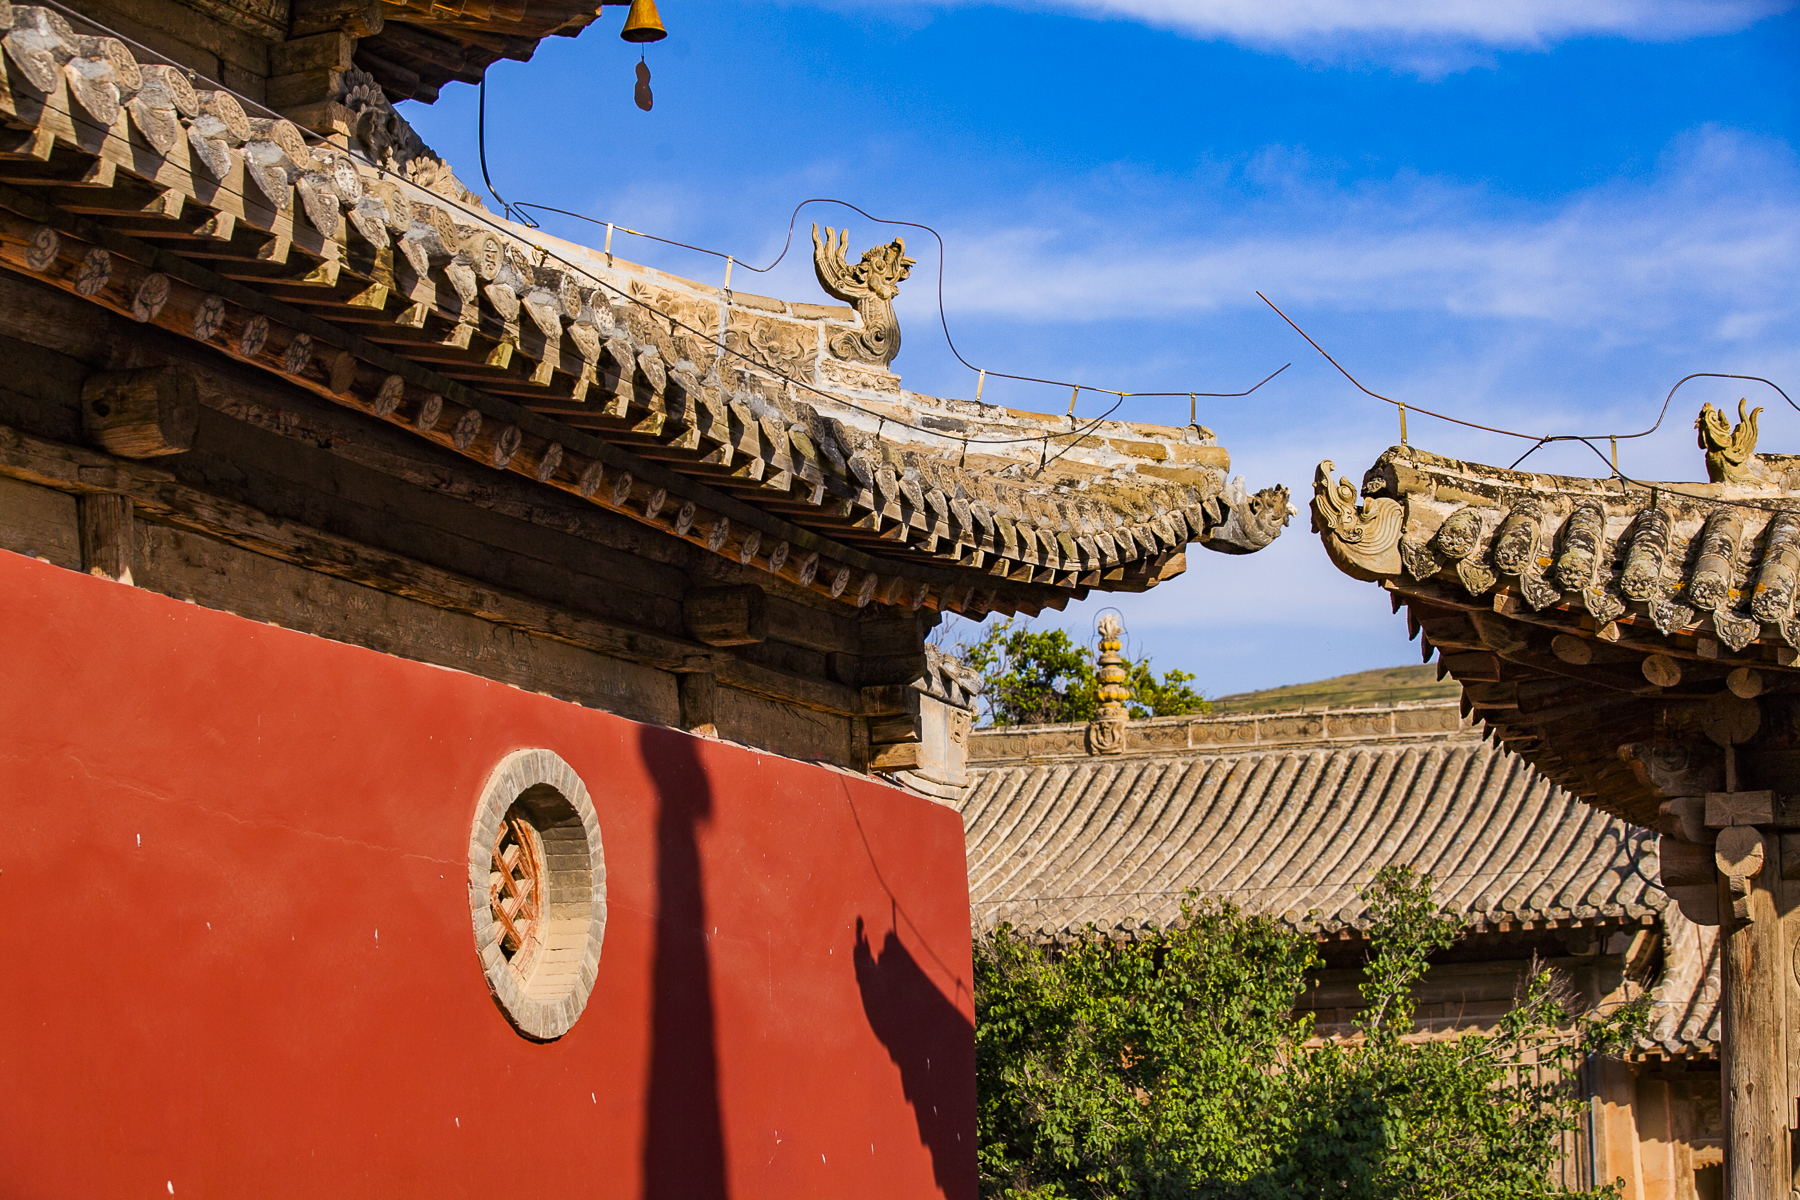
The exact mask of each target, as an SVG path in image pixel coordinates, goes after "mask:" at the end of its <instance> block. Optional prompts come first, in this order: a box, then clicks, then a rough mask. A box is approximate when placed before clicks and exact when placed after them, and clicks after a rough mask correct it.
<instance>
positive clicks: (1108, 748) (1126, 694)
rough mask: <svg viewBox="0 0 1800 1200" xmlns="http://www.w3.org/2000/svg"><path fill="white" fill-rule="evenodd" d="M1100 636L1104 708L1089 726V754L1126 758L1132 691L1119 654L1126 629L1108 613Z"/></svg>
mask: <svg viewBox="0 0 1800 1200" xmlns="http://www.w3.org/2000/svg"><path fill="white" fill-rule="evenodd" d="M1099 634H1100V670H1099V673H1098V674H1099V681H1100V686H1099V688H1098V689H1097V698H1098V699H1099V701H1100V707H1099V709H1098V710H1097V711H1096V712H1095V713H1094V719H1093V720H1092V721H1089V722H1088V736H1087V742H1088V753H1089V754H1123V753H1125V722H1126V721H1127V720H1128V719H1129V718H1128V717H1127V715H1126V712H1125V702H1126V701H1127V700H1129V699H1131V689H1130V688H1128V687H1126V686H1125V680H1126V671H1125V659H1124V656H1123V655H1121V654H1120V653H1119V650H1120V647H1121V646H1122V645H1123V643H1124V638H1125V629H1124V626H1122V625H1121V624H1120V623H1119V618H1118V616H1117V615H1116V614H1114V613H1107V614H1105V615H1104V616H1102V617H1101V618H1100V624H1099Z"/></svg>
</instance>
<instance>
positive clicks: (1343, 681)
mask: <svg viewBox="0 0 1800 1200" xmlns="http://www.w3.org/2000/svg"><path fill="white" fill-rule="evenodd" d="M1461 694H1462V688H1461V687H1460V686H1459V685H1458V684H1457V682H1456V681H1455V680H1454V679H1445V680H1441V681H1440V680H1439V679H1438V677H1437V667H1436V666H1435V665H1422V666H1416V667H1382V668H1379V669H1377V670H1374V671H1358V672H1357V673H1356V674H1354V675H1339V676H1338V677H1337V678H1336V679H1321V680H1319V681H1318V682H1317V683H1294V684H1289V685H1288V686H1287V687H1278V688H1265V689H1264V690H1262V691H1260V692H1240V693H1238V694H1237V695H1235V696H1220V697H1218V698H1217V699H1215V700H1214V701H1213V702H1212V706H1213V711H1214V712H1216V713H1237V712H1274V711H1277V710H1280V709H1286V708H1323V707H1325V706H1326V705H1334V706H1337V705H1349V704H1393V703H1396V702H1398V701H1403V700H1454V699H1456V698H1457V697H1458V696H1460V695H1461Z"/></svg>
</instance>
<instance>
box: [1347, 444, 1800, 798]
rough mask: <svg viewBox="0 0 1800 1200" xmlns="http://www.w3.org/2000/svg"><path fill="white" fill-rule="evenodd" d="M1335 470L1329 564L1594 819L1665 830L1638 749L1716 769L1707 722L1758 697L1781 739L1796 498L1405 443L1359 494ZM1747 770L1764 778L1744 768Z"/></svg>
mask: <svg viewBox="0 0 1800 1200" xmlns="http://www.w3.org/2000/svg"><path fill="white" fill-rule="evenodd" d="M1763 461H1764V462H1765V463H1766V464H1767V465H1768V466H1769V467H1770V468H1771V470H1773V471H1776V472H1782V471H1786V470H1787V469H1788V460H1786V459H1785V458H1779V457H1776V456H1764V458H1763ZM1331 469H1332V468H1331V467H1330V466H1329V465H1322V466H1321V468H1320V473H1319V477H1318V479H1317V481H1316V483H1315V497H1314V501H1313V512H1314V528H1315V529H1317V530H1318V531H1319V532H1320V533H1321V535H1322V537H1323V540H1324V543H1325V547H1326V550H1327V553H1328V554H1330V556H1331V558H1332V560H1333V562H1334V563H1336V564H1337V565H1338V566H1339V568H1340V569H1342V570H1345V571H1346V572H1347V573H1349V574H1351V575H1353V576H1355V577H1357V578H1361V579H1366V580H1370V581H1373V582H1377V583H1379V584H1380V586H1381V587H1382V588H1384V589H1385V590H1387V591H1388V592H1389V593H1390V597H1391V599H1392V602H1393V605H1394V608H1395V610H1396V611H1398V610H1399V609H1400V608H1401V607H1405V608H1406V610H1407V621H1408V628H1409V630H1410V632H1411V633H1412V635H1413V636H1414V637H1418V638H1421V639H1422V643H1423V647H1424V652H1425V656H1426V658H1427V660H1428V661H1429V659H1430V657H1431V655H1432V654H1433V653H1434V652H1435V653H1436V654H1437V655H1438V658H1439V670H1440V672H1441V673H1443V674H1445V675H1451V676H1454V677H1455V678H1456V679H1457V680H1458V681H1459V682H1461V683H1462V684H1463V692H1464V705H1465V706H1466V707H1467V708H1468V709H1470V710H1471V711H1472V712H1474V713H1475V714H1476V715H1477V716H1479V717H1480V718H1481V719H1482V720H1483V721H1484V722H1485V723H1486V724H1487V725H1488V727H1489V728H1490V730H1492V731H1493V733H1494V735H1495V736H1497V737H1499V738H1500V739H1501V740H1502V741H1505V742H1507V743H1508V744H1509V745H1511V746H1513V747H1514V748H1515V749H1517V750H1518V751H1519V752H1520V753H1521V754H1523V755H1524V756H1525V757H1526V758H1527V759H1529V760H1530V761H1532V762H1533V763H1534V764H1536V765H1538V766H1539V767H1540V768H1541V769H1543V770H1544V771H1545V772H1546V774H1548V775H1550V777H1551V778H1553V779H1556V780H1557V781H1558V782H1559V783H1561V784H1563V786H1565V787H1568V788H1569V789H1570V790H1571V791H1573V792H1575V793H1576V794H1578V795H1581V796H1584V797H1587V798H1589V799H1590V800H1591V802H1593V803H1595V804H1597V805H1599V806H1600V807H1602V808H1605V809H1607V810H1608V811H1611V812H1613V813H1616V814H1617V815H1619V816H1622V817H1625V818H1626V819H1628V820H1632V821H1635V822H1637V823H1639V824H1642V825H1648V826H1651V827H1652V828H1655V827H1658V826H1659V825H1660V824H1662V823H1663V822H1664V820H1665V816H1666V814H1662V813H1660V812H1659V810H1660V809H1661V808H1662V807H1663V806H1664V805H1665V803H1666V802H1667V801H1668V800H1669V799H1670V797H1669V795H1668V794H1667V793H1666V792H1665V791H1664V790H1663V788H1662V787H1659V786H1657V785H1656V784H1654V783H1653V782H1652V781H1650V779H1649V778H1648V776H1647V774H1646V770H1645V768H1644V767H1643V765H1642V762H1641V752H1640V751H1638V750H1634V749H1632V747H1634V746H1637V745H1639V744H1640V743H1642V744H1650V743H1654V744H1655V745H1657V746H1661V747H1673V746H1676V745H1680V746H1681V747H1683V748H1684V750H1685V751H1686V752H1687V753H1688V754H1690V755H1691V756H1692V758H1693V760H1694V761H1695V762H1696V763H1698V762H1701V761H1706V762H1711V763H1714V764H1715V769H1717V770H1721V771H1722V765H1721V764H1722V763H1723V760H1724V756H1725V751H1724V748H1723V744H1722V743H1720V742H1719V741H1718V739H1717V737H1714V736H1709V723H1710V722H1716V719H1717V718H1716V713H1717V712H1718V711H1723V710H1724V709H1729V708H1730V707H1731V706H1733V705H1742V704H1743V703H1744V702H1746V701H1748V700H1750V699H1752V698H1757V697H1760V698H1762V699H1761V705H1762V709H1763V711H1764V713H1765V716H1764V724H1765V725H1771V726H1774V725H1779V724H1781V723H1780V722H1776V721H1772V720H1771V716H1770V714H1772V713H1773V711H1774V710H1777V709H1780V710H1782V711H1784V712H1785V711H1786V710H1787V709H1788V708H1789V707H1794V706H1797V705H1800V665H1797V664H1800V621H1796V614H1795V613H1794V594H1795V578H1796V574H1797V572H1800V552H1797V550H1796V548H1795V544H1794V541H1795V534H1796V532H1797V531H1800V494H1796V493H1794V492H1792V491H1789V490H1787V489H1786V488H1785V487H1784V486H1779V485H1771V484H1761V483H1759V484H1748V483H1743V482H1732V483H1711V484H1666V485H1634V484H1626V483H1624V482H1623V481H1620V480H1597V479H1569V478H1563V477H1558V476H1549V475H1540V474H1533V473H1529V472H1518V471H1505V470H1500V469H1496V468H1490V467H1483V466H1478V465H1474V464H1468V463H1463V462H1459V461H1457V460H1453V459H1446V458H1440V457H1438V456H1435V455H1431V454H1428V453H1426V452H1423V451H1419V450H1416V449H1414V448H1412V447H1408V446H1397V447H1394V448H1392V449H1390V450H1389V451H1387V452H1386V453H1385V454H1383V455H1382V456H1381V458H1380V459H1379V460H1378V461H1377V463H1376V464H1375V466H1374V467H1373V468H1372V469H1371V470H1370V472H1369V473H1368V475H1367V477H1366V479H1365V483H1364V486H1363V488H1362V489H1361V498H1360V499H1359V495H1358V491H1357V489H1355V488H1352V487H1351V486H1350V485H1349V483H1348V482H1347V481H1344V480H1338V481H1335V482H1334V481H1332V479H1331V478H1330V472H1331ZM1709 714H1711V715H1709ZM1714 732H1716V731H1714ZM1615 734H1616V736H1617V740H1616V741H1614V742H1613V743H1611V744H1602V743H1604V742H1605V741H1606V738H1607V737H1608V736H1613V735H1615ZM1759 744H1762V745H1764V747H1765V750H1766V752H1767V753H1769V754H1774V753H1776V750H1775V746H1774V745H1773V744H1772V743H1769V742H1768V741H1767V735H1766V734H1765V739H1764V741H1763V742H1762V743H1759ZM1788 752H1789V750H1788V748H1787V747H1786V745H1785V740H1783V744H1782V749H1781V751H1780V753H1782V754H1784V755H1785V754H1786V753H1788ZM1740 757H1742V756H1740ZM1773 761H1774V760H1771V762H1773ZM1740 769H1741V771H1742V772H1743V774H1744V778H1745V779H1746V780H1749V779H1750V778H1751V777H1752V776H1753V775H1754V773H1755V768H1754V767H1753V766H1752V764H1751V763H1750V762H1749V761H1748V759H1747V758H1746V759H1745V760H1744V761H1743V762H1742V763H1740ZM1771 769H1773V768H1771Z"/></svg>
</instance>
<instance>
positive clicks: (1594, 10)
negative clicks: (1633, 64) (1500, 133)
mask: <svg viewBox="0 0 1800 1200" xmlns="http://www.w3.org/2000/svg"><path fill="white" fill-rule="evenodd" d="M955 2H957V0H914V3H915V4H916V5H917V6H920V7H931V6H942V5H946V4H949V3H955ZM1014 6H1015V7H1020V8H1036V9H1052V10H1056V9H1060V10H1063V11H1073V12H1077V13H1081V14H1084V15H1089V16H1095V17H1102V18H1119V19H1125V20H1132V21H1141V22H1144V23H1146V24H1149V25H1154V26H1157V27H1159V28H1164V29H1173V30H1176V31H1178V32H1181V33H1185V34H1189V35H1192V36H1196V37H1203V38H1223V39H1226V40H1231V41H1242V42H1250V43H1253V44H1264V45H1274V46H1286V47H1292V46H1296V45H1298V46H1301V47H1305V48H1308V49H1311V50H1327V49H1328V47H1327V46H1326V45H1325V43H1327V42H1328V41H1329V40H1330V39H1336V38H1345V37H1349V38H1357V39H1367V40H1374V41H1388V42H1418V41H1427V42H1431V41H1436V42H1460V43H1469V42H1472V43H1476V44H1479V45H1484V46H1495V47H1534V46H1540V45H1544V44H1546V43H1549V42H1552V41H1557V40H1560V39H1564V38H1570V37H1580V36H1584V35H1602V36H1615V37H1626V38H1632V39H1637V40H1648V41H1662V40H1673V39H1679V38H1684V37H1692V36H1696V35H1703V34H1712V33H1724V32H1729V31H1732V30H1737V29H1742V28H1744V27H1746V26H1748V25H1750V24H1752V23H1754V22H1755V21H1757V20H1758V19H1760V18H1762V17H1765V16H1768V15H1770V14H1772V13H1775V12H1780V11H1782V10H1784V9H1785V8H1786V7H1787V5H1786V4H1785V3H1782V2H1781V0H1014Z"/></svg>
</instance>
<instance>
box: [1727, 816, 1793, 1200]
mask: <svg viewBox="0 0 1800 1200" xmlns="http://www.w3.org/2000/svg"><path fill="white" fill-rule="evenodd" d="M1737 796H1738V797H1747V796H1758V797H1761V796H1769V793H1766V792H1765V793H1738V794H1737ZM1734 798H1735V797H1734ZM1720 799H1722V797H1719V796H1717V795H1715V796H1709V797H1708V798H1707V800H1708V804H1707V814H1708V821H1707V823H1708V824H1715V823H1717V824H1723V822H1722V821H1717V820H1716V818H1715V816H1714V814H1715V812H1717V811H1718V810H1719V806H1718V805H1717V804H1716V801H1718V800H1720ZM1770 800H1771V801H1772V800H1773V797H1772V796H1770ZM1713 850H1714V860H1715V862H1716V863H1717V866H1718V871H1719V939H1720V943H1721V953H1720V991H1721V996H1720V1004H1721V1009H1722V1024H1723V1039H1722V1040H1723V1046H1722V1050H1721V1058H1722V1063H1721V1066H1722V1072H1721V1076H1722V1078H1721V1083H1722V1088H1723V1095H1722V1104H1723V1115H1724V1121H1725V1194H1726V1197H1727V1200H1769V1198H1771V1197H1780V1198H1783V1200H1785V1198H1787V1197H1789V1196H1790V1195H1791V1194H1792V1189H1793V1174H1792V1169H1791V1166H1790V1161H1789V1160H1790V1158H1791V1146H1790V1138H1791V1134H1790V1131H1789V1119H1790V1116H1791V1113H1792V1109H1793V1107H1794V1101H1793V1097H1792V1095H1791V1094H1790V1090H1789V1079H1788V1073H1789V1064H1788V1053H1787V1028H1786V1027H1787V1000H1788V980H1787V979H1785V978H1784V976H1785V975H1787V974H1788V973H1789V972H1788V971H1787V970H1784V969H1783V968H1784V964H1785V961H1786V958H1787V955H1786V953H1785V947H1784V946H1783V945H1782V939H1781V914H1780V911H1779V904H1778V900H1777V896H1778V893H1779V890H1780V886H1781V862H1780V857H1781V856H1780V853H1779V839H1777V838H1775V837H1773V836H1771V835H1770V834H1769V833H1767V832H1765V830H1764V829H1762V828H1759V827H1757V826H1755V825H1748V824H1730V825H1726V826H1725V827H1724V828H1722V829H1720V830H1719V839H1718V841H1717V842H1716V843H1715V844H1714V847H1713Z"/></svg>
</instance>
